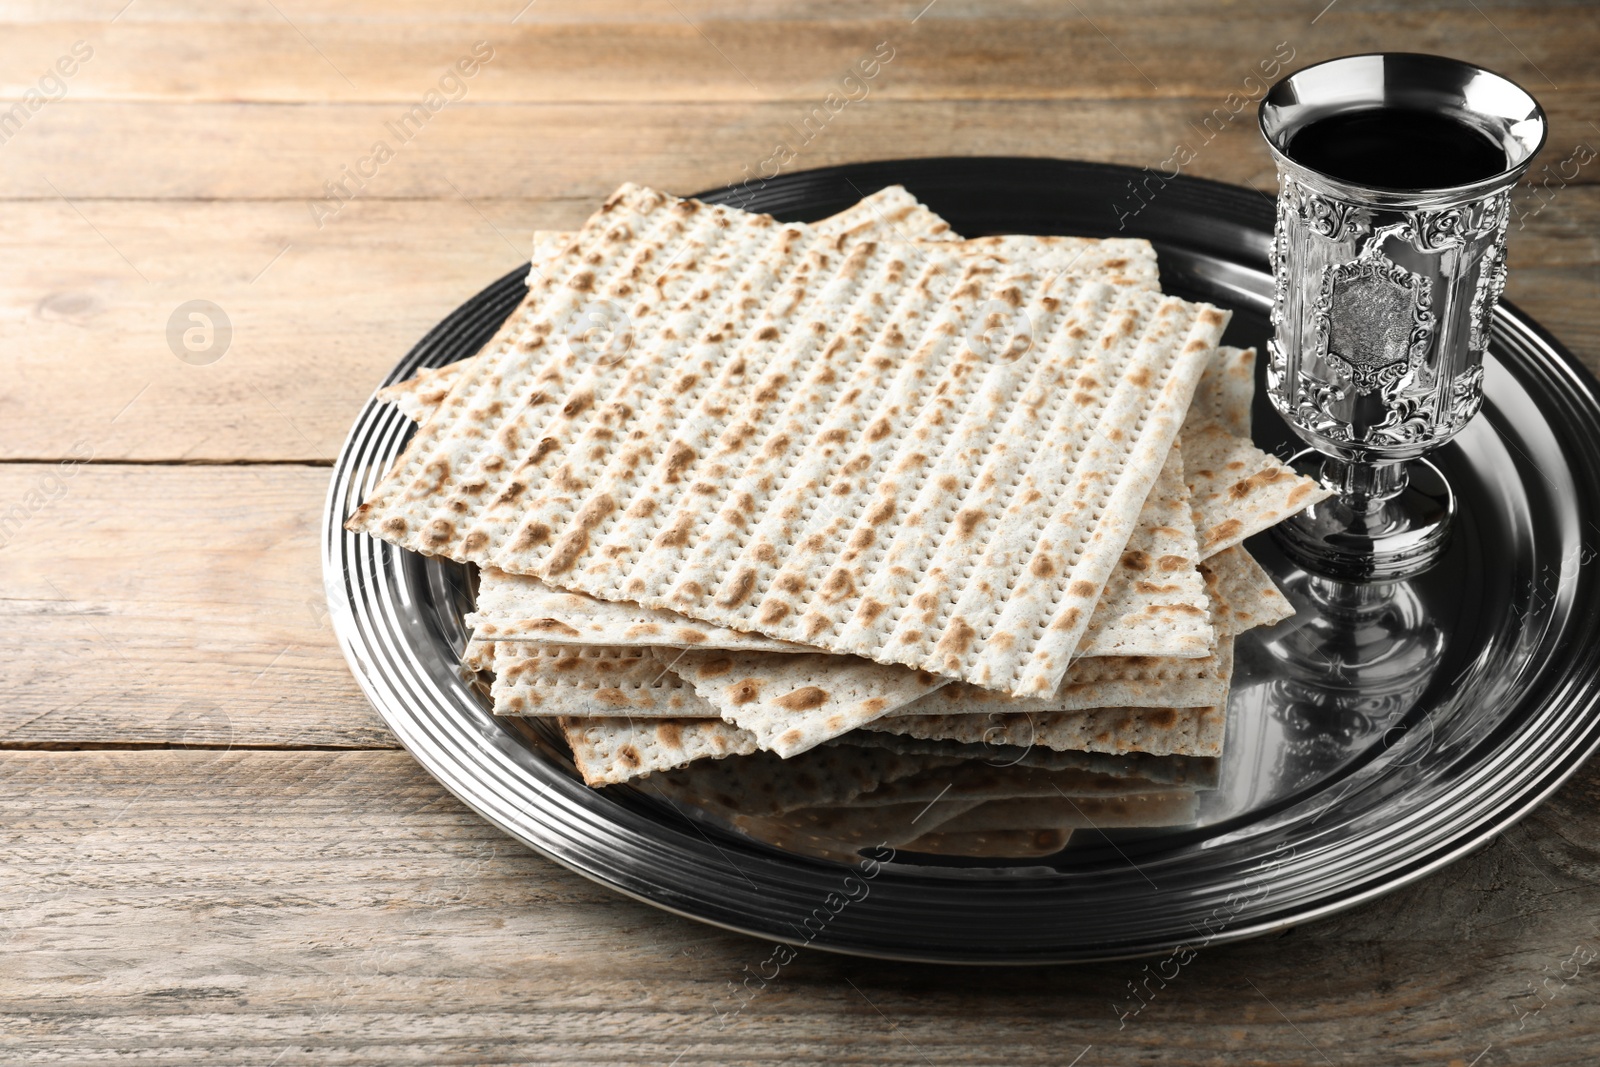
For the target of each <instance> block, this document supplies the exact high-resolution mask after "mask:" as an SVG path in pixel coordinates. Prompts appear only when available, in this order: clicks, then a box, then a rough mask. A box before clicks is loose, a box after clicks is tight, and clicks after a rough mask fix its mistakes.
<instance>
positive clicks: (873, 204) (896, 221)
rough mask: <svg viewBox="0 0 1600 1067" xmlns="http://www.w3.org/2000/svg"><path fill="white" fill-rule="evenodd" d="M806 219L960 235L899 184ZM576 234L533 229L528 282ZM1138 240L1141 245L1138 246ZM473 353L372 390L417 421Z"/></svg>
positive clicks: (845, 232)
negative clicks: (832, 212) (833, 211)
mask: <svg viewBox="0 0 1600 1067" xmlns="http://www.w3.org/2000/svg"><path fill="white" fill-rule="evenodd" d="M812 225H813V226H815V227H816V229H817V231H818V232H819V233H823V234H829V235H832V236H834V237H837V238H840V239H841V240H845V241H855V240H864V239H869V238H888V237H893V236H898V237H900V238H902V239H904V240H917V241H930V242H939V241H959V240H960V237H958V236H957V235H956V234H954V233H952V232H951V231H950V225H949V223H947V222H945V221H944V219H941V218H940V217H939V216H938V215H936V214H934V213H933V212H932V211H929V210H928V209H927V207H925V206H924V205H923V204H921V203H920V202H919V201H918V200H917V198H916V197H914V196H912V195H911V194H910V193H908V192H906V190H905V187H904V186H901V185H890V186H886V187H884V188H882V189H879V190H878V191H877V192H875V193H873V194H872V195H870V196H867V197H864V198H862V199H861V200H859V201H857V202H856V203H854V204H852V205H851V206H850V207H848V208H846V209H845V210H844V211H841V212H839V213H838V214H837V215H831V216H829V217H828V218H825V219H823V220H821V221H820V222H816V223H813V224H812ZM577 239H578V235H577V234H574V233H562V232H559V231H552V230H535V231H534V234H533V257H532V262H531V263H530V265H529V272H528V273H529V280H530V282H531V281H532V280H533V279H534V278H542V277H543V273H544V271H543V267H544V265H546V264H548V263H551V261H554V260H557V259H559V258H560V257H561V256H562V255H563V254H565V253H566V252H567V251H568V250H569V249H570V248H571V247H572V246H573V244H574V243H576V241H577ZM1100 243H1101V242H1098V241H1091V240H1083V245H1084V246H1085V247H1084V251H1085V253H1086V254H1088V256H1089V258H1090V261H1091V262H1093V261H1094V259H1095V254H1094V251H1093V246H1096V245H1099V244H1100ZM1105 243H1106V244H1107V245H1115V248H1114V250H1110V251H1107V252H1106V253H1105V255H1104V256H1103V257H1101V258H1103V259H1105V260H1107V261H1110V262H1113V263H1117V264H1119V268H1118V269H1123V267H1122V266H1120V265H1122V264H1126V273H1127V274H1128V275H1129V276H1130V277H1133V278H1138V279H1140V280H1141V282H1142V281H1143V280H1144V279H1145V278H1146V277H1148V278H1149V279H1151V280H1150V282H1149V284H1150V286H1151V287H1152V288H1154V287H1155V286H1154V278H1155V250H1154V249H1152V248H1151V247H1150V245H1149V242H1146V241H1127V240H1119V241H1108V242H1105ZM1141 245H1142V246H1143V247H1142V248H1141V247H1139V246H1141ZM478 358H481V356H469V357H468V358H467V359H465V360H458V361H457V362H455V363H450V364H447V365H445V366H443V367H427V368H423V369H422V370H420V371H418V372H417V374H416V376H415V377H412V378H408V379H406V380H405V381H403V382H396V383H395V384H393V385H390V386H386V387H384V388H383V389H380V390H378V399H379V400H384V401H387V402H389V403H392V404H394V405H395V406H396V407H398V408H399V409H400V410H401V411H402V412H404V413H405V415H406V416H407V417H408V418H412V419H415V420H417V421H418V422H421V421H423V420H424V419H425V418H426V417H427V415H428V414H429V413H430V412H431V411H432V410H433V409H435V408H437V407H438V406H439V404H440V403H442V402H443V401H444V398H445V397H446V396H447V395H448V394H449V392H450V389H451V388H452V387H453V386H454V385H455V383H456V381H457V380H458V379H459V377H460V376H461V374H462V373H463V372H464V371H465V370H466V369H467V364H468V360H473V359H478Z"/></svg>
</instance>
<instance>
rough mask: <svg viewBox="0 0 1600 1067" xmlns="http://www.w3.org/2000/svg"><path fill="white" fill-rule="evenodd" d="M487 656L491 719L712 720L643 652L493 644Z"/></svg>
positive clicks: (681, 683) (690, 690)
mask: <svg viewBox="0 0 1600 1067" xmlns="http://www.w3.org/2000/svg"><path fill="white" fill-rule="evenodd" d="M493 655H494V658H493V661H492V662H493V669H494V672H495V674H494V681H493V683H491V685H490V690H489V695H490V697H491V698H492V699H493V701H494V713H495V714H496V715H546V716H585V717H587V716H639V717H651V718H685V717H713V716H715V715H716V712H715V711H714V710H713V709H712V707H711V706H710V705H709V704H707V703H706V702H705V701H704V700H702V699H701V698H700V697H698V696H697V695H696V694H695V691H694V689H693V688H692V687H691V686H689V685H688V684H687V683H686V682H684V681H683V679H681V678H679V677H678V676H677V675H676V674H673V673H672V672H671V671H669V670H665V669H663V668H662V666H661V664H659V663H657V662H656V661H655V660H654V659H653V658H652V657H651V656H650V655H649V654H648V653H647V652H646V651H645V650H643V649H638V648H606V647H594V646H591V647H574V646H571V645H536V644H531V643H528V642H515V643H511V642H494V653H493Z"/></svg>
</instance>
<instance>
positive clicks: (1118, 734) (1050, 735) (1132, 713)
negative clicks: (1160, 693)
mask: <svg viewBox="0 0 1600 1067" xmlns="http://www.w3.org/2000/svg"><path fill="white" fill-rule="evenodd" d="M1225 726H1226V724H1225V722H1224V721H1223V712H1222V709H1221V708H1100V709H1097V710H1095V711H1071V712H1062V713H1057V714H1033V715H1026V714H1024V715H1000V714H997V715H935V716H926V717H914V716H907V717H904V718H886V719H879V720H878V721H877V722H873V723H869V724H867V725H866V726H864V727H862V729H864V730H878V731H882V732H885V733H904V734H908V735H910V736H911V737H921V738H927V739H930V740H949V741H964V742H967V743H969V744H992V745H1019V746H1022V747H1024V748H1028V747H1032V746H1034V745H1038V746H1040V747H1043V748H1051V749H1058V750H1065V751H1072V752H1111V753H1124V752H1148V753H1150V754H1152V755H1156V756H1174V755H1177V756H1218V755H1221V754H1222V739H1223V733H1224V729H1225Z"/></svg>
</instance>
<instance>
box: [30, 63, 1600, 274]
mask: <svg viewBox="0 0 1600 1067" xmlns="http://www.w3.org/2000/svg"><path fill="white" fill-rule="evenodd" d="M1228 89H1229V87H1227V86H1219V87H1218V88H1217V91H1216V93H1215V95H1211V96H1188V97H1180V98H1174V99H1163V100H1159V101H1139V100H1087V101H1082V102H1078V103H1074V104H1072V105H1070V106H1066V105H1063V104H1061V103H1058V102H1056V101H1046V100H938V101H915V100H913V101H902V100H890V99H880V98H877V97H872V96H869V97H867V98H866V99H865V100H864V101H863V102H861V103H860V104H850V105H847V106H845V107H843V108H842V109H841V110H840V111H839V112H838V113H837V114H836V115H832V116H830V118H829V119H828V121H827V122H826V123H825V124H817V123H815V122H814V121H813V124H812V125H810V126H807V125H806V122H807V117H808V111H807V108H806V106H805V105H804V104H803V103H796V102H789V101H784V102H777V103H723V104H674V103H663V104H640V103H624V104H609V103H603V104H586V103H567V104H493V105H485V104H479V103H475V102H472V101H470V100H469V101H464V102H462V103H461V104H460V105H458V106H455V107H452V108H450V109H448V110H445V111H442V112H440V114H439V115H438V116H437V117H436V118H435V119H433V120H430V122H429V124H428V125H427V126H426V127H425V128H424V129H423V131H422V132H421V133H420V134H417V135H415V136H414V137H412V139H411V140H409V141H404V142H402V141H401V140H400V139H399V138H398V137H396V136H395V134H394V132H393V129H392V127H391V125H390V124H392V123H394V122H395V121H396V120H397V119H398V118H399V117H400V116H401V115H402V114H403V111H402V109H400V108H399V107H397V106H395V105H388V104H330V105H327V106H325V107H305V106H300V105H294V104H239V103H194V104H186V103H172V102H167V101H150V102H143V101H142V102H114V101H103V102H84V101H77V100H73V99H66V100H63V101H62V102H61V103H59V104H55V105H52V106H51V107H50V108H49V109H48V110H47V111H43V112H41V113H40V114H39V116H38V117H37V118H36V119H34V120H32V121H30V122H29V123H28V124H27V125H26V126H24V127H23V128H22V129H21V130H20V131H19V132H18V133H17V134H16V135H15V136H14V137H13V138H12V139H11V140H9V141H8V142H6V144H5V146H4V148H5V153H6V158H7V160H8V161H9V162H10V163H11V164H12V166H9V167H7V168H4V169H0V198H7V199H36V200H49V201H57V202H59V198H60V197H63V196H64V197H66V198H68V199H70V200H73V201H82V200H101V199H120V200H127V199H135V200H161V199H177V200H184V199H198V200H224V199H226V200H236V199H253V200H270V199H286V200H300V201H306V202H307V205H302V216H303V222H304V225H305V227H306V228H309V229H312V230H315V229H318V228H319V227H317V226H316V224H315V219H314V216H313V213H312V211H311V209H310V208H309V206H308V205H309V203H310V202H313V201H318V200H323V199H326V198H327V197H328V196H329V195H330V194H329V191H328V188H327V186H328V183H330V182H333V183H340V182H347V183H348V184H347V195H348V193H351V192H353V193H355V194H356V195H357V196H358V198H359V199H360V200H368V201H370V200H393V199H401V200H404V199H436V200H437V199H457V198H459V197H463V196H464V197H466V198H468V199H469V200H473V201H477V200H482V199H491V200H504V199H553V198H567V197H570V198H573V199H577V200H582V201H584V202H586V203H593V202H595V201H597V200H599V199H601V198H603V197H605V196H607V195H609V194H610V193H611V191H612V190H614V189H615V188H616V187H617V185H618V184H619V182H618V181H617V178H616V176H617V175H618V174H622V173H626V174H631V175H633V176H634V177H633V179H632V180H634V181H638V182H642V183H644V184H648V185H654V186H657V187H659V188H663V189H671V190H674V191H677V192H680V193H685V194H687V193H692V192H696V191H698V190H701V189H706V188H715V187H717V186H719V185H723V184H726V183H729V182H736V181H744V180H745V179H746V177H747V175H748V176H750V177H756V176H759V175H761V174H762V173H763V167H764V165H765V164H766V163H767V161H768V160H769V159H770V158H771V157H772V153H773V148H774V146H775V145H776V144H778V143H779V142H780V141H781V142H783V143H784V144H785V145H787V146H789V147H790V148H791V149H793V150H794V152H795V153H796V158H795V159H794V161H793V162H792V163H790V164H789V165H787V166H785V168H784V170H785V171H786V172H787V171H793V170H800V169H811V168H815V167H825V166H833V165H835V164H838V163H846V162H852V161H854V160H858V159H864V158H878V159H896V158H905V157H913V156H926V155H930V154H934V153H946V154H951V155H1048V156H1059V157H1062V158H1069V159H1092V160H1096V161H1099V162H1106V163H1122V164H1127V165H1130V166H1135V167H1143V166H1151V167H1155V166H1159V165H1160V164H1162V163H1163V162H1164V161H1166V160H1168V159H1169V158H1171V157H1172V156H1173V153H1174V152H1175V151H1176V149H1177V147H1178V146H1179V145H1188V146H1190V147H1192V148H1193V149H1194V150H1195V152H1196V158H1195V160H1194V161H1193V163H1191V164H1189V165H1187V166H1185V167H1184V168H1183V169H1184V172H1185V173H1189V174H1194V175H1198V176H1200V177H1203V178H1211V179H1213V180H1216V181H1225V182H1231V183H1233V184H1236V185H1246V184H1252V183H1253V184H1254V185H1256V186H1257V187H1258V188H1260V189H1262V190H1263V191H1265V192H1267V193H1270V192H1271V191H1272V189H1273V187H1274V183H1275V181H1276V178H1275V175H1274V173H1273V168H1272V162H1271V160H1270V158H1269V157H1268V155H1267V150H1266V146H1265V145H1264V143H1263V142H1262V140H1261V136H1260V134H1259V133H1258V132H1257V130H1256V125H1255V112H1254V109H1253V108H1241V109H1240V110H1238V111H1237V112H1236V113H1229V112H1228V111H1227V110H1226V109H1223V115H1222V116H1221V118H1218V117H1217V116H1215V115H1214V114H1213V111H1214V109H1218V108H1219V107H1221V106H1222V105H1221V101H1222V99H1223V98H1224V96H1225V94H1226V92H1227V91H1228ZM1547 106H1548V107H1549V109H1550V113H1551V118H1550V121H1551V134H1550V145H1549V148H1548V149H1546V151H1545V153H1544V154H1543V155H1542V156H1541V157H1540V161H1539V162H1540V164H1541V166H1540V167H1539V168H1536V169H1535V170H1534V172H1533V174H1532V175H1531V176H1530V181H1539V180H1542V179H1543V178H1545V177H1552V178H1553V179H1560V172H1559V170H1558V165H1559V164H1560V163H1561V162H1562V161H1563V160H1564V159H1566V158H1567V157H1568V156H1569V155H1570V154H1571V153H1572V151H1573V149H1574V147H1575V146H1576V145H1578V144H1579V143H1584V144H1588V145H1590V146H1591V147H1593V146H1595V145H1600V131H1597V130H1595V129H1594V128H1593V127H1592V126H1591V125H1590V123H1591V122H1592V121H1600V120H1597V119H1596V116H1597V115H1600V91H1595V90H1574V91H1567V92H1562V93H1560V94H1553V95H1552V97H1551V99H1550V100H1549V101H1548V102H1547ZM1223 119H1226V120H1227V121H1225V122H1224V121H1222V120H1223ZM108 129H110V130H117V131H119V133H120V136H119V137H117V138H115V139H110V140H108V141H107V142H106V143H105V144H104V146H103V147H102V148H101V150H100V158H101V162H102V164H103V165H102V166H98V167H93V168H88V167H83V166H81V162H82V159H81V155H82V146H83V144H84V143H85V140H86V139H89V138H93V137H96V136H97V135H98V134H99V133H100V132H101V131H104V130H108ZM930 129H938V130H940V131H941V133H940V138H939V140H938V141H937V142H930V141H929V139H928V130H930ZM379 141H382V142H383V143H384V144H386V145H388V146H389V147H390V148H391V149H392V150H393V158H392V159H389V160H388V161H387V162H385V163H383V165H382V166H381V167H378V168H371V167H369V168H368V169H369V170H371V169H375V170H376V173H374V174H372V175H371V176H370V177H361V176H359V175H357V176H356V177H355V179H354V180H352V178H351V171H353V169H354V168H355V167H356V165H357V164H359V163H361V162H362V161H363V160H365V159H368V158H369V157H371V156H372V155H373V145H374V144H375V143H377V142H379ZM1545 165H1548V166H1549V167H1550V168H1551V169H1550V171H1549V174H1548V175H1547V174H1545V173H1544V171H1543V167H1544V166H1545ZM1168 172H1169V173H1170V169H1169V171H1168ZM765 173H766V174H768V175H770V174H771V173H772V170H771V169H770V168H769V169H767V170H766V171H765ZM1567 173H1568V174H1569V175H1570V180H1567V179H1561V180H1560V181H1559V185H1553V186H1552V188H1558V187H1560V186H1561V185H1570V184H1576V185H1593V184H1596V183H1597V182H1600V162H1590V163H1588V164H1586V165H1583V166H1577V165H1572V166H1569V167H1568V168H1567ZM1523 195H1525V196H1532V192H1531V191H1529V190H1526V189H1525V191H1524V194H1523ZM1551 195H1553V194H1551ZM334 206H337V205H336V204H335V205H334ZM336 218H337V216H335V217H334V218H333V219H328V220H326V221H325V223H324V226H323V227H321V228H327V227H329V226H332V225H335V220H336ZM512 237H513V239H514V240H515V241H517V242H519V243H520V242H522V241H523V240H524V239H525V235H524V234H521V233H516V234H512Z"/></svg>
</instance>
